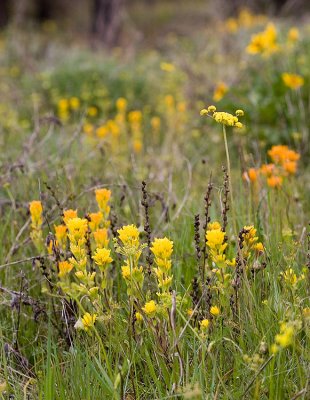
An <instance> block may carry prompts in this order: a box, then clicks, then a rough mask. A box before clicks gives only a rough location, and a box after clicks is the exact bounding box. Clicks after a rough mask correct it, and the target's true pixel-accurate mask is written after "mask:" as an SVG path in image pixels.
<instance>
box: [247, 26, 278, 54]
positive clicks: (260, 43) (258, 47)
mask: <svg viewBox="0 0 310 400" xmlns="http://www.w3.org/2000/svg"><path fill="white" fill-rule="evenodd" d="M278 49H279V45H278V44H277V31H276V28H275V26H274V25H273V24H271V23H270V24H268V25H267V27H266V29H265V30H264V31H262V32H259V33H257V34H255V35H253V36H252V38H251V42H250V43H249V45H248V46H247V48H246V51H247V52H248V53H249V54H262V55H265V56H268V55H269V54H271V53H274V52H276V51H277V50H278Z"/></svg>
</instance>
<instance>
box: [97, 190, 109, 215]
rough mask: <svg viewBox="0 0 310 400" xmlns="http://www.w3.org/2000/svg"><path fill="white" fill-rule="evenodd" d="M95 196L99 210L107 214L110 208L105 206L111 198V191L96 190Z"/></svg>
mask: <svg viewBox="0 0 310 400" xmlns="http://www.w3.org/2000/svg"><path fill="white" fill-rule="evenodd" d="M95 194H96V201H97V203H98V207H99V209H100V210H101V211H103V212H105V213H107V214H108V212H109V210H110V208H109V207H108V206H107V204H108V201H109V200H110V197H111V190H109V189H96V191H95Z"/></svg>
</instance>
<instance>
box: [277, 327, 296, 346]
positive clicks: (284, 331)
mask: <svg viewBox="0 0 310 400" xmlns="http://www.w3.org/2000/svg"><path fill="white" fill-rule="evenodd" d="M293 340H294V327H293V326H292V325H291V324H289V323H285V322H283V323H282V324H281V325H280V333H279V334H278V335H276V337H275V342H276V344H278V345H279V346H280V347H282V348H285V347H289V346H290V345H292V344H293Z"/></svg>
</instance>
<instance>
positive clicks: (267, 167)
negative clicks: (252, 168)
mask: <svg viewBox="0 0 310 400" xmlns="http://www.w3.org/2000/svg"><path fill="white" fill-rule="evenodd" d="M274 169H275V165H274V164H263V165H262V166H261V169H260V171H261V173H262V174H263V175H265V176H271V175H272V173H273V171H274Z"/></svg>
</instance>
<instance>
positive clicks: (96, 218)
mask: <svg viewBox="0 0 310 400" xmlns="http://www.w3.org/2000/svg"><path fill="white" fill-rule="evenodd" d="M88 216H89V219H90V221H89V228H90V230H91V231H92V232H93V231H95V230H97V229H98V228H99V225H100V222H101V221H102V220H103V214H102V212H100V211H99V212H97V213H90V214H88Z"/></svg>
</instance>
